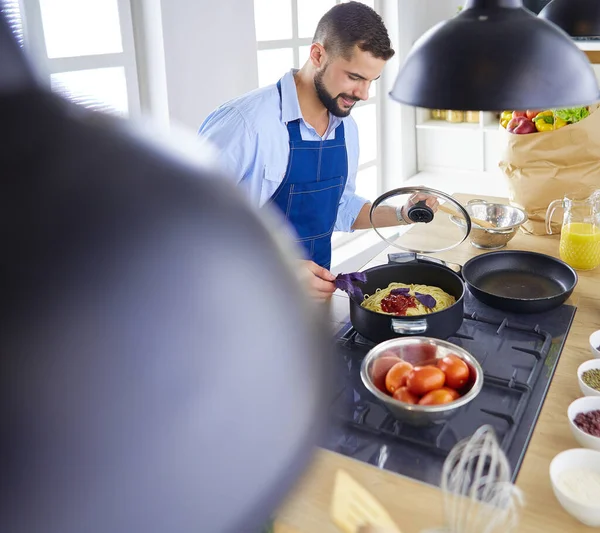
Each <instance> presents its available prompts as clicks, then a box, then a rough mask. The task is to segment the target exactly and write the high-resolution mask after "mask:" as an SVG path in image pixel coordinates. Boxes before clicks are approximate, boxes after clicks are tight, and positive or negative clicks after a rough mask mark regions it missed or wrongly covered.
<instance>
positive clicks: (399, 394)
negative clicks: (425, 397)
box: [393, 387, 419, 405]
mask: <svg viewBox="0 0 600 533" xmlns="http://www.w3.org/2000/svg"><path fill="white" fill-rule="evenodd" d="M393 397H394V400H398V401H399V402H404V403H411V404H413V405H414V404H416V403H418V402H419V397H418V396H415V395H414V394H413V393H411V392H410V391H409V390H408V387H400V388H399V389H396V391H395V392H394V396H393Z"/></svg>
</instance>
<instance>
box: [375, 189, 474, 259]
mask: <svg viewBox="0 0 600 533" xmlns="http://www.w3.org/2000/svg"><path fill="white" fill-rule="evenodd" d="M380 207H382V209H379V208H380ZM394 211H395V213H394ZM394 215H395V217H396V218H394ZM369 219H370V221H371V226H372V227H373V229H374V230H375V231H376V232H377V234H378V235H379V237H381V239H383V240H384V241H385V242H387V243H388V244H390V245H391V246H394V247H395V248H398V249H400V250H405V251H408V252H415V253H422V254H430V253H436V252H443V251H446V250H451V249H452V248H454V247H456V246H458V245H459V244H460V243H462V242H463V241H464V240H465V239H466V238H467V237H468V235H469V233H470V232H471V217H470V216H469V213H467V211H466V209H465V208H464V207H463V206H462V205H461V204H460V203H459V202H457V201H456V200H455V199H454V198H452V196H450V195H448V194H446V193H444V192H442V191H437V190H435V189H429V188H428V187H402V188H399V189H393V190H391V191H388V192H386V193H384V194H382V195H381V196H380V197H379V198H377V199H376V200H375V201H374V202H373V205H372V206H371V211H370V212H369ZM395 220H398V223H397V224H395ZM392 224H394V225H392Z"/></svg>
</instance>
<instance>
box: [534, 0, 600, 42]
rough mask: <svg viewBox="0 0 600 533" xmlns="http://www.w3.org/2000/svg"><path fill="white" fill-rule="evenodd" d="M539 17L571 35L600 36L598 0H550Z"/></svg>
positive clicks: (599, 5) (599, 4)
mask: <svg viewBox="0 0 600 533" xmlns="http://www.w3.org/2000/svg"><path fill="white" fill-rule="evenodd" d="M539 17H541V18H544V19H546V20H549V21H550V22H553V23H554V24H556V25H557V26H558V27H559V28H562V29H563V30H565V31H566V32H567V33H568V34H569V35H571V36H572V37H600V1H599V0H552V2H550V3H549V4H548V5H547V6H546V7H545V8H544V9H542V11H540V14H539Z"/></svg>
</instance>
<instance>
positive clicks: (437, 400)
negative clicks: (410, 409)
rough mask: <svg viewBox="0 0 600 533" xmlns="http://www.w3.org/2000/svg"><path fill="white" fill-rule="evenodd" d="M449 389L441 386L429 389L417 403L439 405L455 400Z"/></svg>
mask: <svg viewBox="0 0 600 533" xmlns="http://www.w3.org/2000/svg"><path fill="white" fill-rule="evenodd" d="M450 391H451V389H448V388H446V387H442V388H441V389H436V390H432V391H429V392H428V393H427V394H426V395H425V396H423V398H421V399H420V400H419V405H441V404H444V403H450V402H453V401H454V400H455V398H454V395H453V394H452V393H451V392H450Z"/></svg>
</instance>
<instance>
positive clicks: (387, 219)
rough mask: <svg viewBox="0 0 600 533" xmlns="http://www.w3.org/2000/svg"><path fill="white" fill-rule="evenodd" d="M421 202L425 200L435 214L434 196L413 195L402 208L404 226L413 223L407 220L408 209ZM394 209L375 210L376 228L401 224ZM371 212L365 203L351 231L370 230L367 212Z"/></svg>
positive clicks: (374, 221)
mask: <svg viewBox="0 0 600 533" xmlns="http://www.w3.org/2000/svg"><path fill="white" fill-rule="evenodd" d="M421 200H425V203H426V204H427V205H428V206H429V207H431V209H432V210H433V212H434V213H435V212H436V211H437V209H438V207H439V202H438V199H437V198H436V197H435V196H431V195H430V194H427V193H422V192H419V193H415V194H413V195H412V196H411V197H410V198H409V199H408V200H407V202H406V203H405V204H404V205H403V206H402V209H401V210H400V213H401V215H402V218H403V219H404V222H405V223H406V224H412V223H413V221H412V220H410V219H409V218H408V209H409V208H410V207H412V206H413V205H415V204H416V203H417V202H420V201H421ZM396 209H397V208H396V207H394V206H391V205H380V206H378V207H377V209H375V212H374V213H373V223H374V225H375V227H376V228H387V227H390V226H397V225H398V224H401V222H400V221H399V220H398V218H399V217H398V212H397V211H396ZM370 210H371V203H370V202H367V203H366V204H364V205H363V206H362V209H361V210H360V212H359V213H358V216H357V217H356V220H355V221H354V224H353V225H352V229H370V228H371V219H370V218H369V212H370Z"/></svg>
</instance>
